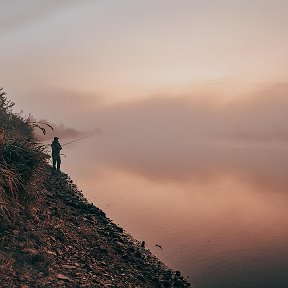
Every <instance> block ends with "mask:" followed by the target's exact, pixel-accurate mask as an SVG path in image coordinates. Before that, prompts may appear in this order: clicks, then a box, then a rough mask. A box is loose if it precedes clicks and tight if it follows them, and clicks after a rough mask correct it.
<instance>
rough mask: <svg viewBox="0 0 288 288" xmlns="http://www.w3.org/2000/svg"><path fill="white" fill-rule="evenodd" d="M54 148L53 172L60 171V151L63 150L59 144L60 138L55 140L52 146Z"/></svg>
mask: <svg viewBox="0 0 288 288" xmlns="http://www.w3.org/2000/svg"><path fill="white" fill-rule="evenodd" d="M51 148H52V162H53V170H56V167H57V170H60V164H61V157H60V151H61V150H62V147H61V145H60V143H59V138H58V137H54V140H53V142H52V144H51Z"/></svg>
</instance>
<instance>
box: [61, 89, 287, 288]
mask: <svg viewBox="0 0 288 288" xmlns="http://www.w3.org/2000/svg"><path fill="white" fill-rule="evenodd" d="M272 92H273V97H272V94H271V93H272ZM286 92H287V85H286V84H277V85H272V86H271V85H268V88H265V89H262V90H261V91H259V92H257V93H254V94H253V95H251V97H250V98H249V97H247V99H248V100H247V101H243V102H242V103H237V104H235V103H228V104H227V103H226V104H221V105H220V104H217V103H215V102H214V101H210V102H209V101H206V102H203V101H194V102H191V101H189V100H188V99H187V98H185V97H183V98H181V99H180V100H179V99H174V98H169V99H163V98H161V97H158V98H150V99H146V100H141V101H135V102H128V103H122V104H117V105H110V106H105V107H102V108H101V109H99V110H98V111H97V113H96V112H95V114H93V115H92V114H91V115H83V118H82V121H84V120H87V119H88V118H89V123H90V124H89V125H91V123H95V126H94V127H93V128H95V127H97V128H98V129H101V132H102V133H100V134H96V135H95V136H94V137H91V138H88V139H85V140H83V141H79V142H78V143H74V144H71V145H67V146H65V149H64V153H65V155H66V156H67V158H66V159H63V162H64V164H63V169H64V171H67V172H68V173H69V174H70V175H71V176H72V178H73V179H74V180H75V181H76V182H77V184H78V186H79V187H80V188H81V189H82V190H83V192H84V194H85V195H86V196H87V197H88V198H89V200H91V201H92V202H94V203H95V205H97V206H99V207H100V208H102V209H103V210H104V211H105V212H106V213H107V215H108V216H109V217H111V218H112V219H113V220H114V221H115V222H116V223H118V224H120V225H121V226H122V227H124V228H125V229H126V230H127V231H128V232H129V233H131V234H132V235H133V236H135V237H136V239H138V240H140V241H142V240H145V241H146V242H147V248H148V249H150V250H151V251H152V252H153V253H155V254H156V255H157V256H158V257H160V259H162V260H163V261H164V262H165V263H166V264H167V265H169V266H171V267H172V268H174V269H177V270H178V269H179V270H181V271H182V272H183V274H184V275H189V277H190V279H191V282H192V283H194V284H195V287H199V288H210V287H211V288H212V287H213V288H215V287H216V288H217V287H219V288H225V287H227V288H228V287H229V288H231V287H239V288H247V287H248V288H249V287H267V288H268V287H287V285H288V277H287V276H286V275H287V273H286V272H285V267H287V264H288V261H287V256H288V255H287V254H288V245H287V243H286V242H287V241H286V240H287V236H288V229H287V228H288V220H287V217H286V211H287V208H288V197H287V190H288V178H287V173H288V172H287V171H288V146H287V144H288V143H287V135H288V134H287V133H288V124H287V122H286V118H287V115H288V114H287V112H288V111H287V110H288V108H287V107H288V105H287V101H288V98H287V96H286V95H287V94H286ZM86 128H87V127H86ZM91 129H92V126H91ZM59 132H60V131H59ZM60 136H61V135H60ZM63 141H64V139H63ZM64 142H65V141H64ZM156 243H157V244H161V245H163V250H160V249H159V248H157V247H156V246H155V244H156Z"/></svg>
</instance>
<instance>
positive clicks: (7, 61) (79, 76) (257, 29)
mask: <svg viewBox="0 0 288 288" xmlns="http://www.w3.org/2000/svg"><path fill="white" fill-rule="evenodd" d="M287 3H288V2H287V1H284V0H282V1H280V0H278V1H263V0H261V1H260V0H255V1H228V0H217V1H214V0H213V1H212V0H210V1H207V0H204V1H203V0H201V1H200V0H198V1H188V0H179V1H172V0H156V1H155V0H153V1H152V0H145V1H132V0H122V1H115V0H114V1H113V0H109V1H91V0H84V1H81V2H78V1H67V0H61V1H47V0H44V1H36V0H25V1H21V3H20V2H18V1H17V2H16V1H8V0H3V1H1V12H0V33H1V37H0V67H1V69H0V79H1V85H2V86H3V87H4V88H5V89H6V91H8V93H9V94H10V97H12V98H13V100H15V102H16V103H17V104H18V107H19V109H20V108H24V110H25V111H26V112H27V113H29V112H32V113H33V114H34V115H35V114H36V116H37V117H41V116H44V117H46V118H47V117H48V116H49V115H51V114H52V113H53V111H52V110H53V109H52V108H51V107H50V106H49V105H48V106H47V107H46V111H47V113H44V114H45V115H43V112H42V110H41V107H40V106H41V101H40V100H39V99H41V98H43V99H44V98H46V97H49V95H51V93H53V94H54V95H53V96H52V101H56V102H57V103H59V105H65V106H66V105H69V108H71V109H72V110H73V109H78V108H79V107H77V106H78V105H79V101H81V100H82V101H84V102H85V103H89V107H90V108H91V106H93V107H97V106H98V105H99V103H101V104H103V103H115V102H119V101H135V99H139V98H143V97H148V96H149V97H151V96H153V95H159V94H161V96H162V97H163V96H164V97H165V95H169V97H170V96H171V94H172V95H173V97H178V96H183V94H185V95H188V97H189V98H194V97H196V98H197V97H198V98H199V93H197V92H198V91H199V87H200V90H201V91H202V90H203V89H204V90H206V89H208V90H209V93H210V98H211V95H214V96H212V97H214V98H215V99H217V100H220V101H223V99H224V100H225V99H238V100H239V99H241V98H245V97H246V96H247V93H242V92H243V91H244V92H245V91H246V90H251V89H252V90H253V89H255V87H254V86H255V83H258V84H259V83H267V82H269V83H278V82H286V81H287V75H288V65H287V63H288V54H287V50H288V38H287V37H286V35H287V33H288V31H287V30H288V28H287V27H288V25H287V24H288V23H287V22H288V20H287V17H286V16H287V11H288V4H287ZM211 81H212V84H211ZM213 81H214V82H213ZM213 83H214V84H213ZM215 83H218V84H217V85H215ZM219 83H220V85H219ZM219 87H220V88H219ZM223 87H224V88H223ZM251 87H252V88H251ZM219 89H220V92H221V93H219ZM223 89H224V90H225V93H223ZM214 90H215V91H214ZM191 91H192V92H193V93H192V92H191ZM54 97H55V98H56V99H57V100H55V99H54ZM75 97H76V98H75ZM77 97H78V98H77ZM200 97H201V93H200ZM44 103H45V101H44ZM73 105H74V108H73V107H72V106H73ZM81 105H82V104H81ZM81 105H80V106H81ZM80 108H81V107H80ZM40 113H42V114H40ZM57 121H59V122H64V123H65V122H66V123H67V122H68V121H67V118H66V115H65V112H63V117H59V116H57Z"/></svg>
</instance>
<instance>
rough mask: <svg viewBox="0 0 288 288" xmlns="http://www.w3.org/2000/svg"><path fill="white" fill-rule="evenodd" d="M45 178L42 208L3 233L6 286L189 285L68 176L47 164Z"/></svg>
mask: <svg viewBox="0 0 288 288" xmlns="http://www.w3.org/2000/svg"><path fill="white" fill-rule="evenodd" d="M45 177H46V181H45V182H43V184H42V189H43V190H42V191H41V192H40V191H39V192H40V194H41V201H40V202H39V205H38V206H37V207H35V208H33V209H34V211H22V212H21V215H20V217H21V219H19V221H17V224H16V223H15V224H14V225H13V227H10V229H8V230H6V231H2V236H1V246H0V249H1V250H0V251H1V252H0V257H1V259H0V261H1V266H2V269H1V274H2V275H1V287H7V288H8V287H9V288H12V287H15V288H16V287H21V288H28V287H74V288H76V287H115V288H116V287H127V288H128V287H133V288H135V287H139V288H140V287H141V288H142V287H143V288H144V287H147V288H148V287H149V288H152V287H188V286H190V285H189V284H188V282H187V281H186V280H185V279H184V278H183V277H182V276H181V275H180V272H174V271H172V270H170V269H169V268H167V267H166V266H165V265H163V264H162V263H161V262H160V261H159V260H158V259H157V258H156V257H154V256H153V255H152V254H151V253H150V251H149V250H146V249H145V248H143V247H141V245H140V243H139V242H137V241H136V240H134V239H133V238H132V237H131V236H130V235H128V234H127V233H125V232H124V231H123V229H122V228H121V227H118V226H116V225H115V224H114V223H113V222H111V221H110V220H109V219H108V218H107V217H106V216H105V213H104V212H103V211H101V210H100V209H98V208H96V207H95V206H94V205H92V204H90V203H88V202H87V200H86V199H85V198H84V197H83V195H82V194H81V192H79V191H78V189H77V187H76V186H75V185H74V184H73V182H72V180H71V179H70V178H69V177H68V176H67V175H66V174H64V173H61V172H59V173H55V172H54V173H53V171H52V170H51V168H50V167H48V165H47V170H46V171H45ZM33 209H32V210H33ZM31 212H32V213H31Z"/></svg>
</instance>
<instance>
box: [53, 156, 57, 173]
mask: <svg viewBox="0 0 288 288" xmlns="http://www.w3.org/2000/svg"><path fill="white" fill-rule="evenodd" d="M56 162H57V158H56V157H52V163H53V170H56Z"/></svg>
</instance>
